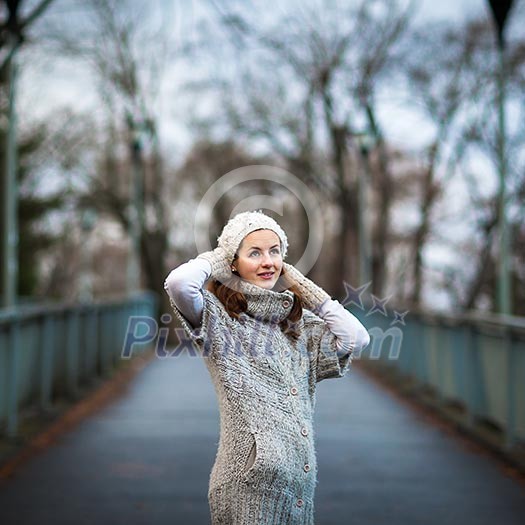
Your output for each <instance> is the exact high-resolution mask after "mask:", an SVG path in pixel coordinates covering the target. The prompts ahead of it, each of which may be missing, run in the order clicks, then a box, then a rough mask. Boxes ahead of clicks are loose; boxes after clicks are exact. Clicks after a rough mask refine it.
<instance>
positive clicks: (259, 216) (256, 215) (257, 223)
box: [217, 210, 288, 263]
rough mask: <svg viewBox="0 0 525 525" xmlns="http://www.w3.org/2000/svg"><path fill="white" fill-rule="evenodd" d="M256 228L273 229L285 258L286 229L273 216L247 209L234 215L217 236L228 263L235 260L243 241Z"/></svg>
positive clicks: (286, 250)
mask: <svg viewBox="0 0 525 525" xmlns="http://www.w3.org/2000/svg"><path fill="white" fill-rule="evenodd" d="M255 230H272V231H273V232H275V233H276V234H277V236H278V237H279V239H280V240H281V256H282V258H283V260H284V259H285V257H286V254H287V252H288V238H287V237H286V233H284V230H283V229H282V228H281V227H280V226H279V225H278V224H277V222H275V221H274V220H273V219H272V218H271V217H269V216H268V215H266V214H264V213H263V212H262V211H260V210H256V211H245V212H242V213H238V214H237V215H235V217H232V218H231V219H230V220H229V221H228V222H227V223H226V225H225V226H224V228H223V229H222V233H221V234H220V235H219V237H218V238H217V244H218V246H220V247H221V248H222V249H223V250H224V251H225V252H226V257H227V258H228V263H231V262H232V261H233V258H234V257H235V253H236V252H237V249H238V248H239V245H240V244H241V241H242V240H243V239H244V237H246V235H248V234H249V233H252V232H253V231H255Z"/></svg>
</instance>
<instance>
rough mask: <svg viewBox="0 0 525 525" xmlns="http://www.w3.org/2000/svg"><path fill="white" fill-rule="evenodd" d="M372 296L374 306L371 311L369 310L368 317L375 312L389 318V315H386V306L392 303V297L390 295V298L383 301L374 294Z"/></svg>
mask: <svg viewBox="0 0 525 525" xmlns="http://www.w3.org/2000/svg"><path fill="white" fill-rule="evenodd" d="M370 296H371V297H372V301H374V305H373V306H372V308H370V310H368V313H367V314H366V315H367V316H368V315H370V314H373V313H374V312H379V313H381V314H383V315H384V316H385V317H388V314H387V313H386V308H385V304H386V303H388V301H390V299H391V298H392V296H391V295H389V296H388V297H385V298H383V299H381V298H380V297H376V296H375V295H374V294H370Z"/></svg>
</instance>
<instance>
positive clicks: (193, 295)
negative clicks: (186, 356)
mask: <svg viewBox="0 0 525 525" xmlns="http://www.w3.org/2000/svg"><path fill="white" fill-rule="evenodd" d="M210 274H211V267H210V265H209V263H208V262H207V261H205V260H202V259H192V260H190V261H188V262H187V263H184V264H182V265H181V266H179V267H178V268H176V269H175V270H173V271H172V272H171V273H170V275H169V276H168V278H167V279H166V281H165V289H166V292H167V293H168V295H169V297H170V301H171V305H172V307H173V311H174V313H175V315H176V317H177V318H178V319H179V321H180V322H181V324H182V326H183V328H184V330H185V332H186V333H187V334H188V336H189V337H190V338H191V340H192V341H193V343H194V344H195V345H196V346H197V348H198V349H199V350H200V351H201V354H202V356H203V358H204V360H205V364H206V367H207V369H208V372H209V374H210V377H211V380H212V382H213V385H214V388H215V392H216V394H217V400H218V404H219V412H220V439H219V445H218V450H217V454H216V459H215V463H214V465H213V468H212V471H211V474H210V479H209V489H208V501H209V506H210V513H211V520H212V525H219V524H222V525H285V524H288V525H313V523H314V493H315V486H316V483H317V461H316V453H315V444H314V429H313V414H314V407H315V389H316V383H318V382H319V381H321V380H323V379H327V378H336V377H342V376H343V375H345V373H346V372H347V370H348V368H349V365H350V362H351V358H352V353H353V352H354V351H356V350H359V349H362V348H364V347H365V346H366V345H367V344H368V342H369V340H370V338H369V336H368V333H367V332H366V330H365V329H364V327H363V325H362V324H361V323H360V322H359V321H358V320H357V319H356V318H355V317H354V316H353V315H352V314H351V313H350V312H348V311H347V310H346V309H344V307H343V306H342V305H341V304H340V303H338V302H337V301H332V300H327V301H325V303H323V305H322V306H321V308H320V309H319V311H318V312H317V313H318V315H316V314H314V313H313V312H310V311H309V310H306V309H303V315H302V318H301V319H300V320H299V322H298V323H297V325H296V326H295V329H296V330H297V331H298V332H299V337H292V335H291V334H289V333H286V330H283V329H282V328H281V326H280V325H279V324H278V323H280V322H281V321H283V320H284V319H286V318H287V316H288V315H289V313H290V311H291V309H292V306H293V300H294V295H293V293H292V292H291V291H289V290H285V291H283V292H276V291H273V290H267V289H263V288H260V287H257V286H255V285H253V284H251V283H248V282H246V281H241V290H242V292H243V293H244V295H245V297H246V299H247V304H248V308H247V311H246V312H244V313H242V314H240V317H239V319H233V318H231V317H230V316H229V314H228V313H227V312H226V310H225V309H224V306H223V305H222V303H221V302H220V301H219V299H218V298H217V297H216V296H215V295H214V294H213V293H211V292H210V291H208V290H205V289H203V288H202V287H203V285H204V283H205V281H206V280H207V279H208V278H209V277H210ZM320 316H324V317H325V319H324V318H322V317H320Z"/></svg>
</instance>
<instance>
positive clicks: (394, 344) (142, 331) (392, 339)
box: [121, 314, 403, 360]
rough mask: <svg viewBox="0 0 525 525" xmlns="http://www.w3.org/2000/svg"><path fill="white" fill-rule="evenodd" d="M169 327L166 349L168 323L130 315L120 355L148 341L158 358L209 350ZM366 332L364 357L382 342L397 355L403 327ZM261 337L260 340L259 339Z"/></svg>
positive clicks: (259, 343) (267, 349)
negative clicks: (173, 342) (169, 344)
mask: <svg viewBox="0 0 525 525" xmlns="http://www.w3.org/2000/svg"><path fill="white" fill-rule="evenodd" d="M161 321H162V322H163V323H165V324H168V323H169V322H170V321H171V316H170V315H169V314H164V315H162V317H161ZM218 328H219V327H218V326H217V327H215V326H214V325H213V323H212V327H211V329H212V331H213V330H216V329H218ZM173 330H174V332H175V335H176V336H177V339H178V343H177V345H176V346H175V347H174V348H172V349H171V350H167V341H168V335H169V332H170V328H169V327H167V326H162V327H160V328H159V325H158V323H157V322H156V320H155V319H153V318H152V317H147V316H131V317H130V318H129V321H128V327H127V330H126V337H125V339H124V344H123V345H122V352H121V357H122V359H129V358H131V355H132V352H133V347H134V346H135V345H137V346H146V345H149V344H151V343H155V353H156V355H157V357H159V358H166V357H177V356H178V355H180V354H181V353H182V352H183V351H185V350H186V351H187V353H188V355H190V356H192V357H193V356H194V357H198V356H200V357H202V356H206V355H207V354H208V353H209V350H210V348H209V341H204V345H203V348H201V349H200V350H199V347H198V345H196V343H195V342H194V341H193V339H192V338H191V337H190V336H189V335H188V334H186V332H185V331H184V329H183V328H174V329H173ZM368 333H369V334H370V339H371V342H370V344H369V345H368V346H367V347H366V348H365V349H364V350H363V351H366V352H367V354H368V359H379V358H380V357H381V353H382V352H383V347H384V346H385V345H389V349H388V359H389V360H395V359H399V355H400V353H401V344H402V342H403V331H402V330H401V329H400V328H399V327H397V326H391V327H389V328H388V329H387V330H386V331H384V330H383V329H382V328H379V327H377V326H374V327H372V328H371V329H369V330H368ZM256 335H257V334H256ZM258 335H259V337H255V339H254V341H253V343H254V346H255V347H256V348H258V349H259V350H260V349H263V353H266V355H273V353H272V351H271V338H268V337H265V335H266V334H265V333H262V332H261V334H258ZM223 336H224V340H225V341H230V339H231V334H228V333H224V334H223ZM195 337H197V338H198V336H197V335H196V336H195ZM261 338H263V339H264V340H261ZM264 341H266V344H264ZM230 343H231V345H232V348H235V344H234V342H233V341H230ZM363 351H357V352H354V353H353V358H354V359H359V358H360V357H361V355H360V354H361V353H362V352H363Z"/></svg>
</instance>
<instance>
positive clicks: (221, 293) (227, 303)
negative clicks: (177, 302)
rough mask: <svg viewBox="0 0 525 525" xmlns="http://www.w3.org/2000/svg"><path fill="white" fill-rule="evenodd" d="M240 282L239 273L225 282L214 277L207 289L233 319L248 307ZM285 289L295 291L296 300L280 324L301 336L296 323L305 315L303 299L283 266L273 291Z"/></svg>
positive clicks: (286, 329) (296, 335) (286, 331)
mask: <svg viewBox="0 0 525 525" xmlns="http://www.w3.org/2000/svg"><path fill="white" fill-rule="evenodd" d="M240 282H241V278H240V277H239V276H238V275H235V274H232V277H230V278H229V279H228V280H227V281H225V282H224V283H221V282H220V281H217V280H215V279H212V280H211V281H210V282H209V283H208V285H207V289H208V290H209V291H210V292H212V293H213V294H215V295H216V296H217V298H218V299H219V301H220V302H221V303H222V304H223V305H224V309H225V310H226V311H227V312H228V314H229V315H230V317H232V318H233V319H238V318H239V315H240V314H241V313H242V312H245V311H246V309H247V308H248V303H247V301H246V297H245V295H244V294H243V293H242V292H241V291H240V288H239V285H240ZM284 290H290V291H291V292H293V294H294V302H293V306H292V309H291V311H290V313H289V314H288V316H287V317H286V318H285V319H283V320H282V321H281V322H280V323H279V326H280V328H281V330H282V331H283V332H284V333H285V334H289V335H291V336H292V337H293V338H297V337H299V332H298V330H297V328H296V326H294V325H295V324H296V323H298V321H299V320H300V319H301V317H302V315H303V300H302V296H301V292H300V291H299V288H298V287H297V285H296V284H295V282H294V281H292V279H291V278H290V277H289V276H288V275H286V270H285V269H284V267H283V268H282V270H281V275H280V276H279V279H277V282H276V283H275V286H274V287H273V291H275V292H282V291H284Z"/></svg>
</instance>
